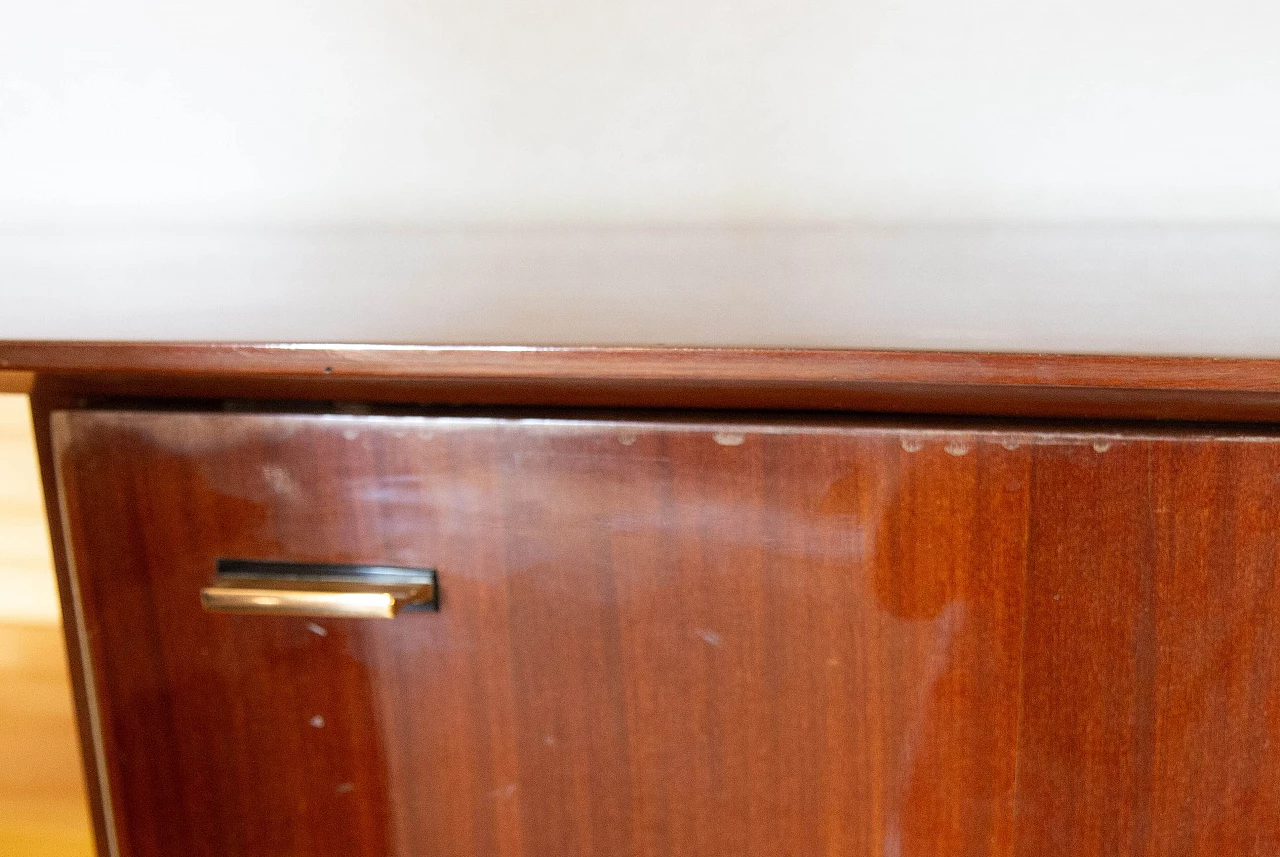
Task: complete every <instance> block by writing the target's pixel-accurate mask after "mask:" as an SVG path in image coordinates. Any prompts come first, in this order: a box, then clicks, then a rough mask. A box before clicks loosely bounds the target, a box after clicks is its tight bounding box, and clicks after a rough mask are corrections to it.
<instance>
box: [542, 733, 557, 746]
mask: <svg viewBox="0 0 1280 857" xmlns="http://www.w3.org/2000/svg"><path fill="white" fill-rule="evenodd" d="M542 743H543V744H546V745H547V746H548V747H554V746H555V745H556V736H554V735H543V736H542Z"/></svg>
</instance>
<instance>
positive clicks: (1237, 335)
mask: <svg viewBox="0 0 1280 857" xmlns="http://www.w3.org/2000/svg"><path fill="white" fill-rule="evenodd" d="M0 283H3V284H4V304H3V311H0V339H43V340H149V341H154V340H180V341H210V340H216V341H237V342H246V341H248V342H384V343H435V344H454V345H561V346H634V345H640V346H646V345H649V346H653V345H664V346H680V347H717V348H726V347H731V348H821V349H859V350H863V349H872V350H914V351H921V350H924V351H966V352H968V351H998V352H1036V353H1042V352H1050V353H1073V354H1079V353H1089V354H1126V355H1133V354H1144V355H1149V354H1161V355H1171V354H1179V355H1197V356H1234V357H1280V330H1278V329H1277V327H1276V325H1275V324H1274V319H1275V318H1276V317H1277V316H1280V289H1277V288H1276V285H1277V283H1280V229H1277V228H1274V227H1265V226H1256V227H1235V226H1231V227H1228V226H1115V225H1098V226H990V225H988V226H982V225H969V226H957V225H951V226H946V225H936V226H922V225H917V226H893V227H889V226H884V227H872V226H802V225H775V226H766V225H761V226H752V227H737V228H727V227H671V228H622V227H618V228H487V229H387V228H377V229H374V228H364V229H355V228H323V229H322V228H312V229H284V228H265V229H264V228H252V229H250V228H242V229H230V228H195V227H182V228H178V227H172V228H166V229H138V228H131V229H113V230H108V229H97V230H94V229H87V228H76V229H64V230H61V231H57V232H53V231H48V230H46V231H30V230H28V231H13V230H0Z"/></svg>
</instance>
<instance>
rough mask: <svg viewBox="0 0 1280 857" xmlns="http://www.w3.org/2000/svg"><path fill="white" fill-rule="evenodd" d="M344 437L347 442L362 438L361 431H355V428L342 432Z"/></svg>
mask: <svg viewBox="0 0 1280 857" xmlns="http://www.w3.org/2000/svg"><path fill="white" fill-rule="evenodd" d="M342 436H343V437H345V438H346V439H347V440H355V439H356V438H358V437H359V436H360V430H359V429H353V428H345V429H343V430H342Z"/></svg>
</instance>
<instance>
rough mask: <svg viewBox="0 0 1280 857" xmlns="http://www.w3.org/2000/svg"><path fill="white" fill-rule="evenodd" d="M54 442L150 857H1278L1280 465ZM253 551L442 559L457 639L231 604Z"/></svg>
mask: <svg viewBox="0 0 1280 857" xmlns="http://www.w3.org/2000/svg"><path fill="white" fill-rule="evenodd" d="M53 420H54V422H53V437H54V445H55V453H56V458H57V466H58V477H59V490H60V495H61V496H60V500H61V502H62V504H63V507H64V515H65V517H66V520H67V522H68V523H69V525H70V526H69V529H70V532H71V551H70V553H71V555H72V559H73V566H74V567H73V569H72V574H73V577H74V580H75V581H76V584H77V588H78V595H77V598H78V602H79V606H80V613H81V620H82V622H83V626H84V629H85V634H86V637H87V641H88V648H89V653H90V656H91V662H92V677H93V680H94V681H93V684H94V690H95V692H96V697H97V714H98V721H99V723H100V730H99V731H100V740H101V744H102V747H103V749H104V754H105V758H106V760H107V770H106V779H107V781H108V783H109V786H110V799H111V813H112V818H113V820H114V825H115V835H116V838H117V840H118V842H119V847H120V852H121V853H122V854H124V855H148V857H149V855H156V857H160V855H171V854H175V853H183V854H193V855H203V854H208V855H255V857H261V855H396V857H417V855H459V857H461V855H510V856H511V857H517V856H518V857H543V855H555V857H559V855H580V857H596V855H609V857H612V855H653V857H667V855H707V857H710V855H716V857H719V855H726V857H728V855H732V857H739V855H761V857H765V855H768V857H773V855H778V854H790V855H819V854H821V855H877V857H881V855H894V857H912V856H913V855H919V857H936V855H1013V854H1015V853H1016V854H1019V855H1033V854H1047V853H1060V854H1085V855H1099V857H1101V855H1108V857H1109V855H1113V854H1135V855H1136V854H1152V855H1166V854H1167V855H1174V854H1189V853H1195V854H1200V853H1205V854H1209V853H1212V851H1214V850H1216V851H1222V850H1223V849H1222V848H1217V849H1212V848H1210V846H1212V845H1213V843H1215V842H1216V843H1227V844H1230V845H1235V846H1238V847H1237V848H1235V849H1234V850H1232V849H1231V848H1228V849H1227V851H1230V852H1231V853H1271V852H1270V851H1268V850H1267V848H1268V847H1270V846H1271V845H1274V844H1275V842H1276V837H1275V824H1276V822H1275V820H1274V819H1275V818H1276V817H1277V810H1280V802H1278V801H1277V792H1276V783H1277V777H1276V774H1275V773H1274V772H1275V771H1276V770H1278V767H1277V763H1280V759H1277V758H1276V755H1277V749H1273V748H1280V743H1278V742H1280V734H1278V733H1280V729H1278V728H1277V722H1278V718H1280V707H1278V706H1277V704H1276V703H1277V701H1278V700H1277V693H1276V691H1275V687H1276V683H1275V681H1274V679H1275V678H1276V677H1275V676H1274V675H1273V672H1274V670H1273V669H1272V667H1271V665H1270V663H1271V659H1270V658H1269V657H1268V654H1269V650H1270V649H1271V648H1272V647H1273V645H1272V644H1273V643H1274V642H1275V637H1276V634H1277V633H1280V628H1277V623H1276V620H1275V618H1274V616H1273V611H1272V610H1271V608H1270V604H1271V603H1273V602H1274V600H1275V595H1276V593H1275V591H1274V590H1275V587H1276V586H1277V585H1278V584H1277V581H1278V578H1277V575H1276V568H1277V553H1276V550H1275V547H1276V542H1275V539H1274V537H1273V535H1272V533H1273V531H1274V530H1275V526H1274V523H1273V520H1274V518H1276V517H1280V514H1276V513H1273V510H1275V509H1277V508H1280V505H1277V500H1280V496H1277V494H1280V492H1278V491H1277V490H1276V486H1278V485H1280V483H1277V482H1276V480H1275V479H1274V478H1273V476H1272V474H1274V473H1280V442H1274V441H1272V440H1270V439H1261V438H1239V437H1232V438H1214V437H1211V436H1208V435H1196V434H1176V433H1168V434H1163V435H1143V434H1138V433H1136V432H1129V433H1123V432H1121V433H1117V432H1109V433H1106V434H1103V433H1097V432H1087V431H1081V432H1063V431H1032V430H1024V429H1008V430H1004V429H976V428H975V429H972V430H969V429H965V428H954V427H952V428H944V427H933V428H930V427H921V426H918V425H893V424H886V423H883V422H880V423H877V422H872V421H856V420H847V421H843V422H840V421H824V422H817V421H813V422H794V423H785V422H778V423H772V424H763V423H746V422H729V421H725V422H717V421H711V420H708V421H678V420H666V421H662V420H625V419H554V420H553V419H515V418H512V419H505V418H494V419H488V418H470V417H412V416H397V417H377V416H337V415H298V414H292V415H290V414H282V415H266V414H263V415H256V414H230V413H203V414H184V413H164V412H141V411H138V412H109V411H65V412H58V413H56V414H54V417H53ZM220 559H224V560H225V559H240V560H267V561H286V562H302V563H351V564H361V565H383V566H388V565H389V566H399V567H413V568H429V569H435V570H436V572H437V575H438V577H437V580H438V585H439V590H438V595H439V605H438V606H439V610H438V612H406V613H401V614H400V615H399V616H397V617H395V618H393V619H358V618H330V617H321V616H312V617H308V616H277V615H227V614H220V613H211V612H207V611H206V610H205V609H203V608H202V605H201V589H202V588H204V587H207V586H210V585H211V584H213V583H214V582H215V572H216V568H217V562H218V560H220ZM1250 836H1252V837H1253V838H1251V839H1250V838H1249V837H1250ZM1206 837H1207V838H1206ZM1264 846H1266V847H1264ZM1196 848H1200V849H1202V850H1195V849H1196ZM1257 848H1263V850H1262V851H1257V850H1256V849H1257ZM1250 849H1255V850H1252V851H1251V850H1250ZM1272 850H1274V849H1272ZM1224 853H1226V852H1224Z"/></svg>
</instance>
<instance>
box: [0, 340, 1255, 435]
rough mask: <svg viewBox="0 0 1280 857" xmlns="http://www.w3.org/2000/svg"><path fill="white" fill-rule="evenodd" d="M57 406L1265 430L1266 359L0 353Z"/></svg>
mask: <svg viewBox="0 0 1280 857" xmlns="http://www.w3.org/2000/svg"><path fill="white" fill-rule="evenodd" d="M5 370H7V371H9V372H11V373H15V375H16V373H27V374H32V375H34V376H35V377H36V381H35V383H36V384H37V385H43V387H44V389H45V390H47V391H49V392H51V393H57V394H59V395H63V396H69V397H80V396H99V397H103V396H107V397H150V398H191V399H227V398H247V399H275V400H281V399H299V400H323V401H329V402H333V401H347V402H360V401H364V402H388V403H393V402H400V403H415V404H423V403H449V404H486V405H489V404H500V405H569V406H591V407H655V408H658V407H661V408H732V409H747V410H750V409H765V410H804V411H817V410H827V411H831V410H836V411H841V410H843V411H872V412H876V411H879V412H896V413H934V414H962V415H987V416H1022V417H1099V418H1132V419H1183V420H1218V421H1246V422H1248V421H1268V420H1275V419H1278V418H1280V361H1276V360H1249V359H1212V358H1195V357H1170V358H1160V357H1107V356H1087V355H1048V354H994V353H958V352H956V353H945V352H893V351H839V350H830V351H823V350H785V349H783V350H767V349H713V348H706V349H698V348H657V347H649V348H542V347H519V348H514V347H513V348H498V347H465V348H464V347H450V346H409V345H323V344H314V345H306V344H288V345H286V344H266V343H260V344H252V343H89V342H81V343H68V342H0V371H5Z"/></svg>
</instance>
